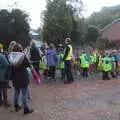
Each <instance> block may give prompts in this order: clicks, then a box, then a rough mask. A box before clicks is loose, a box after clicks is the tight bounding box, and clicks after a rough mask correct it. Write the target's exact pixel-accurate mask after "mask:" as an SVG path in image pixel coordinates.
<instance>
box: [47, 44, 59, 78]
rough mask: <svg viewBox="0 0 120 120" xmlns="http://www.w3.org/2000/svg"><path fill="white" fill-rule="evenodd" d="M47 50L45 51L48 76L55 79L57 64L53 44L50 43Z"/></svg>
mask: <svg viewBox="0 0 120 120" xmlns="http://www.w3.org/2000/svg"><path fill="white" fill-rule="evenodd" d="M49 47H50V48H49V50H48V51H47V67H48V68H49V71H48V76H49V77H50V78H51V79H52V80H55V71H56V66H57V60H58V59H57V53H56V50H55V46H54V44H50V46H49Z"/></svg>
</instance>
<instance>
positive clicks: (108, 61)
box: [103, 57, 112, 72]
mask: <svg viewBox="0 0 120 120" xmlns="http://www.w3.org/2000/svg"><path fill="white" fill-rule="evenodd" d="M111 69H112V62H111V58H110V57H104V58H103V71H105V72H109V71H111Z"/></svg>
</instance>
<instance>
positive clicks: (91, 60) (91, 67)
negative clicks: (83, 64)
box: [89, 54, 95, 73]
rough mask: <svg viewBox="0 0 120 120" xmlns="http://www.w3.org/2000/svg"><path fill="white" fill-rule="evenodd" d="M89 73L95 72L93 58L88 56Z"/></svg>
mask: <svg viewBox="0 0 120 120" xmlns="http://www.w3.org/2000/svg"><path fill="white" fill-rule="evenodd" d="M89 57H90V70H89V71H90V73H93V72H94V71H95V62H94V56H93V55H92V54H90V56H89Z"/></svg>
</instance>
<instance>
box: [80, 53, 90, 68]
mask: <svg viewBox="0 0 120 120" xmlns="http://www.w3.org/2000/svg"><path fill="white" fill-rule="evenodd" d="M80 60H81V67H82V68H89V66H90V62H89V56H88V55H87V54H86V53H85V54H82V55H81V56H80Z"/></svg>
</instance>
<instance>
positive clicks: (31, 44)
mask: <svg viewBox="0 0 120 120" xmlns="http://www.w3.org/2000/svg"><path fill="white" fill-rule="evenodd" d="M30 46H31V48H32V47H36V43H35V40H32V41H31V43H30Z"/></svg>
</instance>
